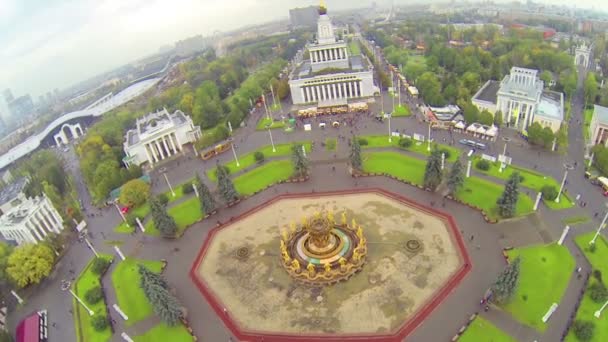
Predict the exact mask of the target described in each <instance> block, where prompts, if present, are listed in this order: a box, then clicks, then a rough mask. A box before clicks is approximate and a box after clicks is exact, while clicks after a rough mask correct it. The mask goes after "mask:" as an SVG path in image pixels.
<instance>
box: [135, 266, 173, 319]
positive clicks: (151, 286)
mask: <svg viewBox="0 0 608 342" xmlns="http://www.w3.org/2000/svg"><path fill="white" fill-rule="evenodd" d="M138 267H139V274H140V287H141V288H142V290H143V291H144V294H145V295H146V298H147V299H148V301H149V302H150V304H151V305H152V308H153V309H154V312H155V313H156V314H157V315H158V317H159V318H160V319H161V320H163V321H164V322H165V323H167V325H175V324H177V322H178V321H179V319H180V317H181V316H182V314H183V311H182V306H181V304H180V302H179V301H178V300H177V298H175V297H174V296H173V295H172V294H171V293H170V292H169V285H168V284H167V282H166V281H165V279H164V278H163V277H162V276H161V275H159V274H157V273H154V272H152V271H150V270H149V269H147V268H146V267H145V266H142V265H138Z"/></svg>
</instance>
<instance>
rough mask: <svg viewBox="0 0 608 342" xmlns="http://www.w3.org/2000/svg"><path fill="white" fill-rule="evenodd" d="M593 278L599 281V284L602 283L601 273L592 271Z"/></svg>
mask: <svg viewBox="0 0 608 342" xmlns="http://www.w3.org/2000/svg"><path fill="white" fill-rule="evenodd" d="M593 278H595V279H597V281H599V282H600V283H603V282H602V271H600V270H593Z"/></svg>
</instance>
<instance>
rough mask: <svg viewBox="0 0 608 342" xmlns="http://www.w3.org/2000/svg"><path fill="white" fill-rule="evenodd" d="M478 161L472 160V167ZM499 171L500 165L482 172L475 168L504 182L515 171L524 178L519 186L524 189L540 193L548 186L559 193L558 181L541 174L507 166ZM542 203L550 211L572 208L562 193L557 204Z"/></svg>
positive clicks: (477, 158)
mask: <svg viewBox="0 0 608 342" xmlns="http://www.w3.org/2000/svg"><path fill="white" fill-rule="evenodd" d="M478 160H481V158H480V157H474V158H473V166H474V167H475V164H476V163H477V161H478ZM499 170H500V163H490V169H489V170H488V171H482V170H480V169H478V168H477V167H475V171H477V172H480V173H483V174H486V175H488V176H492V177H495V178H499V179H504V180H507V179H509V177H510V176H511V174H513V172H516V171H517V172H519V174H520V175H521V176H522V177H524V180H523V182H521V183H520V184H521V185H522V186H525V187H526V188H530V189H533V190H535V191H540V190H541V189H542V188H543V186H545V185H550V186H553V187H555V188H556V189H557V190H558V191H559V187H560V183H558V181H557V180H555V178H552V177H547V176H545V175H543V174H541V173H538V172H535V171H532V170H528V169H525V168H522V167H518V166H515V165H509V166H507V167H506V168H505V169H504V170H503V172H499ZM544 203H545V204H546V205H547V207H549V208H550V209H566V208H571V207H572V206H574V203H572V201H571V200H570V198H569V197H568V196H567V195H565V194H564V193H562V195H561V197H560V202H559V203H555V201H548V200H547V201H544Z"/></svg>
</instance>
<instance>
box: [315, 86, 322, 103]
mask: <svg viewBox="0 0 608 342" xmlns="http://www.w3.org/2000/svg"><path fill="white" fill-rule="evenodd" d="M314 90H315V95H314V97H315V101H319V100H320V99H321V88H320V87H319V86H318V85H316V86H315V89H314Z"/></svg>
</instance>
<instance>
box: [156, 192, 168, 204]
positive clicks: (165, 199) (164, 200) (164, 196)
mask: <svg viewBox="0 0 608 342" xmlns="http://www.w3.org/2000/svg"><path fill="white" fill-rule="evenodd" d="M158 200H159V201H160V203H161V204H162V205H167V203H169V197H168V196H167V194H165V193H162V194H160V195H158Z"/></svg>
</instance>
